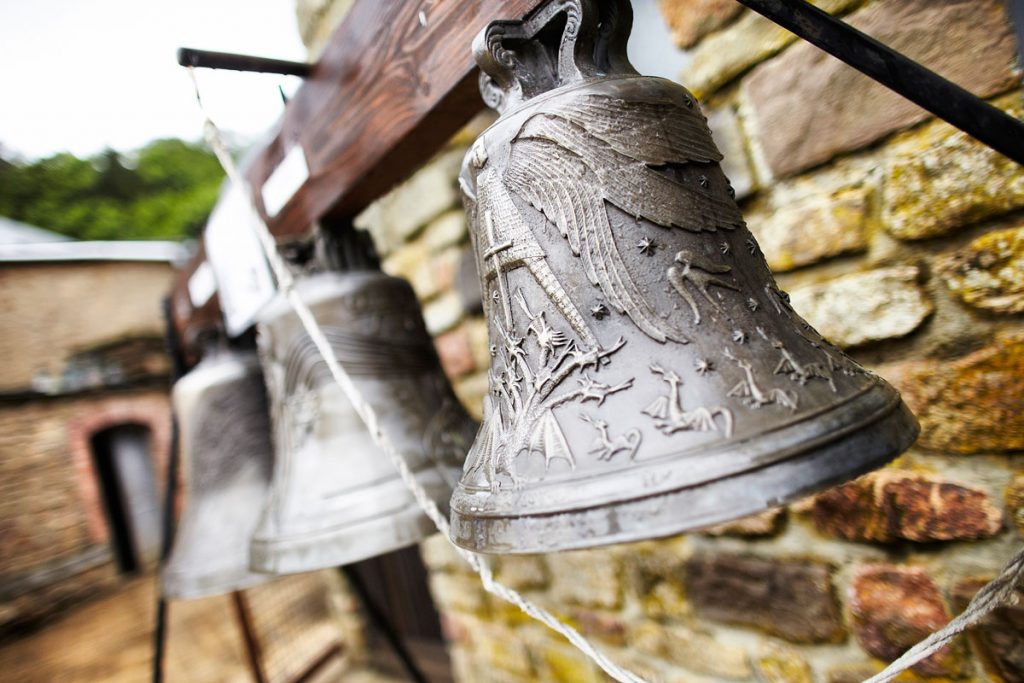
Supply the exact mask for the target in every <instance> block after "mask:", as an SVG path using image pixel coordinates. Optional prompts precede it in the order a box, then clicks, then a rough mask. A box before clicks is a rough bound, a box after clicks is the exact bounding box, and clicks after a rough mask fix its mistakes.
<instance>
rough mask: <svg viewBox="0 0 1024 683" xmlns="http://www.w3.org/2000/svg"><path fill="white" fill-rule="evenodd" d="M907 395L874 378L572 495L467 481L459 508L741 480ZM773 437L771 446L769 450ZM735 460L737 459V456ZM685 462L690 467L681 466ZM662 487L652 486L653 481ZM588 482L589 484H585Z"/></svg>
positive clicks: (593, 481)
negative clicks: (836, 398)
mask: <svg viewBox="0 0 1024 683" xmlns="http://www.w3.org/2000/svg"><path fill="white" fill-rule="evenodd" d="M900 401H901V398H900V395H899V393H897V392H896V390H895V389H893V388H892V387H891V386H890V385H889V384H888V383H887V382H885V381H884V380H882V379H881V378H880V377H877V376H874V375H872V381H871V383H870V384H868V385H867V386H865V387H863V388H862V389H861V390H859V391H857V392H856V393H854V394H853V395H851V396H849V397H847V398H846V399H844V400H842V401H841V402H839V403H833V404H830V405H827V406H822V407H821V408H819V409H818V410H815V411H813V412H808V413H805V414H803V415H800V416H799V417H797V418H794V419H790V420H788V421H784V422H781V423H780V424H778V425H777V426H775V427H774V428H772V429H770V430H766V431H762V432H759V433H757V434H756V435H752V436H748V437H745V438H743V439H736V440H731V441H724V442H712V443H709V444H702V445H697V446H692V447H689V448H687V449H685V450H680V451H675V452H669V453H665V454H664V455H661V456H659V457H657V458H652V459H650V460H641V461H637V462H634V463H632V464H631V465H629V466H628V467H625V468H621V469H618V470H612V471H606V472H596V473H589V474H587V475H585V476H583V475H576V476H575V477H574V478H573V482H574V484H578V486H575V487H574V488H573V490H571V491H570V492H568V493H566V492H564V488H563V487H564V481H559V480H550V481H540V482H533V483H530V484H528V485H526V486H525V487H524V489H522V490H515V489H511V490H500V489H499V491H498V492H497V493H495V492H493V491H491V490H490V489H488V488H483V487H470V486H466V485H465V484H464V483H463V481H461V480H460V482H459V484H458V486H457V487H456V488H455V491H454V493H453V494H452V499H451V507H452V510H453V511H454V512H456V513H461V514H464V515H466V516H467V517H490V518H505V517H515V516H519V515H518V514H510V512H511V511H513V510H521V509H523V507H524V504H523V500H522V498H523V492H524V490H529V491H530V492H532V493H534V494H536V493H537V492H540V491H545V490H546V491H553V490H556V489H562V493H561V495H560V496H559V498H560V499H559V500H558V501H557V502H554V503H547V504H546V505H544V504H541V505H538V504H536V503H534V504H532V506H531V510H530V512H529V514H530V515H531V516H534V515H543V514H559V513H562V512H564V511H566V510H567V509H569V510H576V509H586V508H591V507H600V506H603V505H611V504H615V503H617V502H624V501H627V500H630V499H633V498H639V497H641V496H631V495H629V494H628V493H624V492H625V491H631V490H637V489H638V488H639V487H642V489H643V491H644V496H642V497H647V496H653V495H658V494H662V493H669V492H671V491H676V490H679V489H683V488H688V487H690V486H699V485H703V484H706V483H708V482H710V481H715V480H717V479H722V478H726V477H732V476H736V475H739V474H741V473H743V472H745V471H751V470H756V469H760V468H762V467H767V466H769V465H772V464H775V463H778V462H782V461H785V460H787V459H789V458H792V457H796V456H799V455H801V454H803V453H806V452H808V451H810V450H812V449H814V448H818V447H824V446H825V445H827V444H828V443H831V442H833V441H835V440H837V439H841V438H842V437H844V436H845V435H847V434H851V433H853V432H856V431H858V430H860V429H863V428H865V427H866V426H868V425H870V424H872V423H874V422H876V421H878V420H879V419H881V418H882V417H884V416H885V415H887V414H888V413H889V412H890V411H891V410H893V409H895V407H896V405H897V404H898V403H900ZM767 437H772V438H773V441H774V443H773V445H772V446H771V447H770V448H766V447H765V446H764V444H765V439H766V438H767ZM730 456H731V457H730ZM681 463H685V465H681ZM652 481H653V482H658V483H657V484H651V482H652ZM584 485H585V486H584Z"/></svg>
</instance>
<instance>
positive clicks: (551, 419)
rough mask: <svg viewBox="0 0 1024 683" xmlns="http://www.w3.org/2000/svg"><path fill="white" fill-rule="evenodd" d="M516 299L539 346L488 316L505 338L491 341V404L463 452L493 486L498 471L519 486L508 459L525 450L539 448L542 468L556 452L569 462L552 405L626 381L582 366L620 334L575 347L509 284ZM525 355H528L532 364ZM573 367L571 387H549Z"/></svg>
mask: <svg viewBox="0 0 1024 683" xmlns="http://www.w3.org/2000/svg"><path fill="white" fill-rule="evenodd" d="M515 299H516V301H517V302H518V303H519V306H520V308H522V310H523V312H524V313H525V314H526V316H527V318H528V319H529V324H528V326H527V337H529V338H532V340H533V342H534V343H536V344H537V350H538V351H539V353H529V354H528V353H527V352H526V351H525V350H524V349H523V345H524V344H525V343H526V342H527V340H526V339H524V338H522V337H514V336H512V335H511V334H510V333H509V332H508V330H507V329H506V328H505V326H504V325H503V324H502V321H501V320H500V319H495V321H494V330H495V332H496V333H497V335H499V336H500V337H501V338H502V339H503V340H504V341H503V343H500V344H496V345H495V348H494V352H495V358H494V362H493V363H492V369H491V377H490V385H491V394H492V395H491V396H489V397H488V398H487V400H488V401H491V402H493V404H492V405H490V406H488V408H489V409H488V410H485V411H484V415H485V416H486V417H485V421H484V425H483V427H482V428H481V432H480V435H481V436H480V438H479V439H477V441H476V442H475V443H474V445H473V451H472V452H471V453H470V455H469V457H468V458H467V470H466V471H467V472H470V471H476V470H479V471H481V472H482V473H483V475H484V477H485V479H486V481H487V483H488V484H489V486H490V488H491V491H492V492H497V490H498V488H499V486H500V482H499V475H501V474H505V475H507V476H508V477H509V479H510V480H511V481H512V486H513V488H516V489H518V488H519V487H520V486H521V483H522V477H521V476H520V474H519V472H518V470H517V468H516V464H515V461H516V458H517V457H518V456H519V455H520V454H521V453H523V452H524V451H525V452H526V453H527V454H531V453H537V454H539V455H541V456H543V458H544V472H545V473H546V472H547V471H548V469H549V468H550V467H551V464H552V462H553V461H555V460H563V461H565V462H566V463H568V465H569V467H570V468H572V469H575V467H576V458H575V457H574V456H573V453H572V450H571V449H570V448H569V444H568V442H567V441H566V438H565V435H564V433H563V431H562V428H561V426H560V425H559V424H558V419H557V418H556V417H555V414H554V410H555V409H556V408H558V407H559V406H562V405H564V404H566V403H571V402H578V403H585V402H587V401H594V402H596V403H597V404H598V405H601V404H603V403H604V401H605V400H606V399H607V398H608V396H610V395H611V394H614V393H617V392H620V391H625V390H626V389H628V388H630V387H631V386H633V380H632V379H628V380H626V381H624V382H621V383H619V384H615V385H611V384H605V383H603V382H598V381H596V380H594V379H592V378H591V377H590V376H589V375H588V374H587V373H586V372H584V371H585V369H586V368H594V369H595V370H596V369H599V368H601V367H602V366H604V365H606V364H607V363H608V362H609V357H610V356H611V355H612V354H614V353H615V352H616V351H618V350H619V349H621V348H622V347H623V345H625V343H626V342H625V340H624V339H621V338H620V339H619V340H618V341H617V342H616V343H615V344H614V345H613V346H611V347H610V348H607V349H605V348H601V347H599V346H593V347H590V348H586V349H583V350H581V349H580V347H579V346H578V345H577V342H576V340H573V339H570V338H569V337H568V335H567V334H566V333H564V332H562V331H561V330H557V329H555V328H553V327H551V326H550V325H549V324H548V323H547V321H546V319H545V315H544V312H538V313H534V312H533V311H532V310H530V308H529V306H528V305H527V303H526V299H525V297H524V296H523V294H522V291H521V290H520V291H517V292H516V297H515ZM530 358H533V359H534V360H535V362H534V364H531V362H530ZM576 373H580V376H579V377H577V382H578V383H579V388H578V389H573V390H571V391H565V392H563V393H560V394H557V393H555V392H556V390H557V389H558V388H559V387H560V386H561V385H562V384H563V383H564V382H565V380H567V379H568V378H569V377H570V376H572V375H574V374H576Z"/></svg>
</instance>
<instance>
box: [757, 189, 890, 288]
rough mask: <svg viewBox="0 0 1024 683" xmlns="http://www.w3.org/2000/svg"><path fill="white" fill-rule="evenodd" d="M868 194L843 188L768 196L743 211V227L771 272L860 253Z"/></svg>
mask: <svg viewBox="0 0 1024 683" xmlns="http://www.w3.org/2000/svg"><path fill="white" fill-rule="evenodd" d="M870 196H871V194H870V192H869V191H868V190H867V189H865V188H860V187H846V188H841V189H838V190H836V191H833V192H830V193H828V194H824V193H823V194H818V195H816V196H812V197H810V198H806V199H802V200H797V201H789V199H788V197H786V196H783V197H782V198H781V201H780V200H779V199H777V198H776V197H774V196H773V197H771V198H769V199H767V200H765V201H763V202H761V203H759V204H757V205H755V206H754V207H753V208H752V209H751V210H750V211H747V212H746V214H745V215H746V219H747V224H748V225H749V226H750V231H751V232H752V233H754V237H755V238H757V241H758V244H760V246H761V249H762V250H763V251H764V255H765V258H766V259H767V261H768V265H769V266H770V267H771V269H772V270H774V271H776V272H784V271H787V270H793V269H794V268H799V267H801V266H806V265H810V264H812V263H817V262H818V261H821V260H823V259H826V258H832V257H834V256H840V255H843V254H850V253H855V252H860V251H864V249H866V248H867V239H866V236H865V233H866V231H867V226H868V212H869V207H870Z"/></svg>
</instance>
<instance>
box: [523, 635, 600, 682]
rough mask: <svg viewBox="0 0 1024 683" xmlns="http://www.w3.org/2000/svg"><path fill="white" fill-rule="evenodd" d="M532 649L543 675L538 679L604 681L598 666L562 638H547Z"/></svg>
mask: <svg viewBox="0 0 1024 683" xmlns="http://www.w3.org/2000/svg"><path fill="white" fill-rule="evenodd" d="M531 650H533V651H534V653H535V654H536V658H537V660H538V669H539V670H540V673H541V675H540V676H539V677H538V679H537V680H543V681H573V682H574V683H603V681H604V678H603V676H602V674H601V673H600V670H599V669H598V668H597V666H596V665H595V664H594V663H593V662H592V661H591V660H590V659H589V658H588V657H587V656H586V655H585V654H583V653H582V652H580V651H579V650H577V649H576V648H574V647H572V646H571V645H568V644H563V642H560V639H555V638H551V639H549V640H545V641H543V642H541V643H539V644H538V645H536V646H535V647H531Z"/></svg>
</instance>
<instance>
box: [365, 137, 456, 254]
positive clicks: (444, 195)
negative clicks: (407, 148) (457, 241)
mask: <svg viewBox="0 0 1024 683" xmlns="http://www.w3.org/2000/svg"><path fill="white" fill-rule="evenodd" d="M462 155H463V150H461V149H454V150H448V151H446V152H443V153H441V154H440V155H439V156H438V157H436V158H435V159H434V160H433V161H431V162H430V163H428V164H427V165H426V166H424V167H423V168H421V169H420V170H419V171H417V172H416V174H415V175H413V176H412V177H411V178H409V179H408V180H406V181H405V182H404V183H402V184H401V185H399V186H398V187H396V188H395V189H394V190H392V191H391V192H389V193H388V194H386V195H385V196H383V197H381V198H380V199H378V200H377V201H376V202H374V203H373V204H371V205H370V206H369V207H368V208H367V209H366V210H365V211H363V213H361V214H360V215H359V216H357V217H356V220H355V225H356V227H358V228H363V229H364V230H369V231H370V234H371V235H372V236H373V241H374V244H375V245H376V246H377V252H378V253H379V254H380V255H381V256H388V255H390V254H391V253H392V252H394V251H395V250H396V249H398V248H399V247H400V246H401V245H402V244H403V243H405V242H406V241H408V239H409V238H410V237H411V236H412V235H414V234H416V233H417V232H419V230H420V229H421V228H423V227H425V226H426V225H427V224H428V223H429V222H430V221H431V220H433V219H434V218H436V217H437V216H439V215H440V214H441V213H443V212H444V211H446V210H448V209H451V208H453V207H455V206H457V205H458V203H459V201H460V200H459V193H458V190H457V188H456V185H455V178H456V177H458V174H459V168H460V166H461V165H462Z"/></svg>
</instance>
